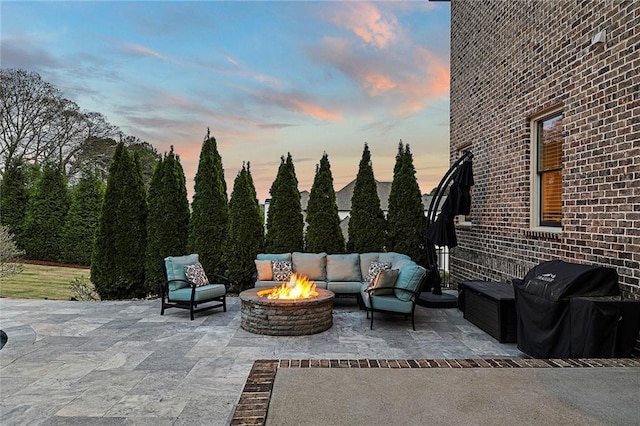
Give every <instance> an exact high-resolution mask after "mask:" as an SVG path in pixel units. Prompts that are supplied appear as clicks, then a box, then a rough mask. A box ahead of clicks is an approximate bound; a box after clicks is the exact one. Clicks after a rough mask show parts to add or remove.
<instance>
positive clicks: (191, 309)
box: [189, 303, 193, 321]
mask: <svg viewBox="0 0 640 426" xmlns="http://www.w3.org/2000/svg"><path fill="white" fill-rule="evenodd" d="M189 311H190V312H191V321H193V303H192V304H191V305H190V307H189Z"/></svg>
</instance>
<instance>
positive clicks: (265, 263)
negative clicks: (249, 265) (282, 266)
mask: <svg viewBox="0 0 640 426" xmlns="http://www.w3.org/2000/svg"><path fill="white" fill-rule="evenodd" d="M254 262H255V264H256V271H257V272H258V277H257V279H258V281H272V280H273V269H272V267H271V261H270V260H255V261H254Z"/></svg>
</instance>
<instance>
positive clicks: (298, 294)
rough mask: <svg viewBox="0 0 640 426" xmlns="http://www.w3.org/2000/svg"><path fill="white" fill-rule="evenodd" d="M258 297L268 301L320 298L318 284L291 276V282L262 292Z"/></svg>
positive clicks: (301, 277)
mask: <svg viewBox="0 0 640 426" xmlns="http://www.w3.org/2000/svg"><path fill="white" fill-rule="evenodd" d="M258 296H267V299H287V300H293V299H309V298H311V297H316V296H318V292H317V291H316V283H314V282H313V281H309V280H308V279H307V277H304V276H298V275H296V274H291V279H290V280H289V282H285V283H282V285H281V286H279V287H274V288H269V289H266V290H260V291H259V292H258Z"/></svg>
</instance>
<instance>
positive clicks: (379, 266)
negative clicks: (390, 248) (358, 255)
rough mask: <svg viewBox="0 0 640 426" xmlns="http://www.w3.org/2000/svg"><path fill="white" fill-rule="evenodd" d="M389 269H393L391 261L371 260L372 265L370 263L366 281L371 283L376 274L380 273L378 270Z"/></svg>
mask: <svg viewBox="0 0 640 426" xmlns="http://www.w3.org/2000/svg"><path fill="white" fill-rule="evenodd" d="M388 269H391V263H388V262H371V265H369V271H368V272H367V279H366V280H365V281H366V282H368V283H371V282H372V281H373V279H374V278H375V277H376V275H378V272H380V271H386V270H388Z"/></svg>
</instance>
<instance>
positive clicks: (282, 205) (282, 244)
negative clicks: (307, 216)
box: [265, 153, 304, 253]
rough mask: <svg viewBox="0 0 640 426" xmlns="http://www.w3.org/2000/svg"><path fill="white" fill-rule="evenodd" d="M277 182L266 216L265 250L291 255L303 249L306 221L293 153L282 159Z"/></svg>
mask: <svg viewBox="0 0 640 426" xmlns="http://www.w3.org/2000/svg"><path fill="white" fill-rule="evenodd" d="M280 160H281V161H280V167H279V168H278V174H277V176H276V179H275V180H274V181H273V184H272V185H271V189H270V190H269V193H270V194H271V204H270V205H269V211H268V213H267V235H266V241H265V245H266V250H267V251H268V252H269V253H288V252H294V251H302V250H303V249H304V220H303V218H302V205H301V204H300V191H298V178H297V177H296V171H295V167H294V165H293V159H292V158H291V153H289V154H288V155H287V158H286V160H285V158H284V157H281V159H280Z"/></svg>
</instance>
